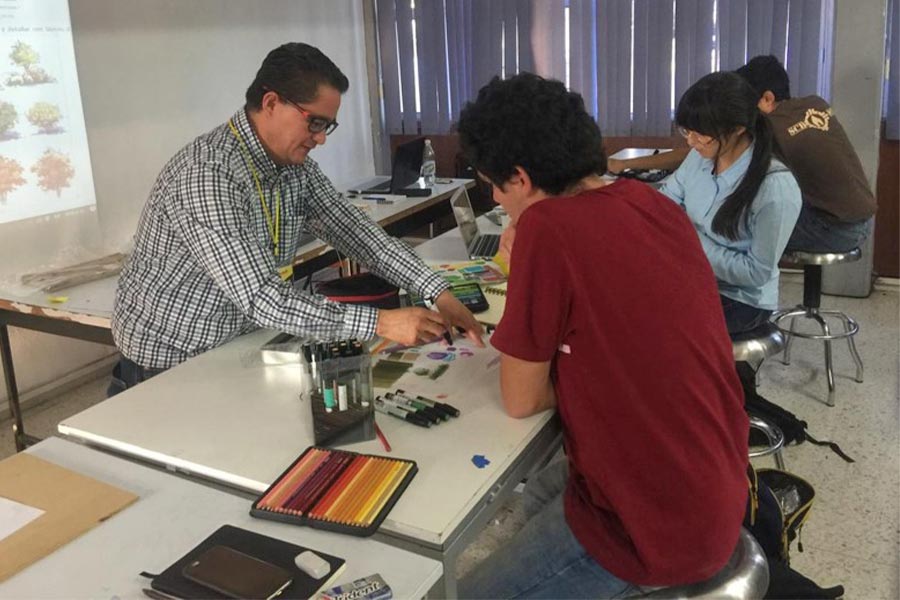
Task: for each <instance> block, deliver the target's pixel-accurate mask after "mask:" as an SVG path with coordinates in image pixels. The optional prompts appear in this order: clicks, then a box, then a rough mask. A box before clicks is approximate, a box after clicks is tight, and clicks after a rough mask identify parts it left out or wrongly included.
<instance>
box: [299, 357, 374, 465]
mask: <svg viewBox="0 0 900 600" xmlns="http://www.w3.org/2000/svg"><path fill="white" fill-rule="evenodd" d="M317 367H318V369H317V374H318V377H317V380H316V381H314V382H313V391H312V393H311V395H310V398H311V402H310V404H311V406H312V417H313V433H314V436H315V443H316V445H317V446H328V447H335V446H343V445H347V444H355V443H357V442H364V441H367V440H374V439H375V401H374V395H373V386H372V360H371V357H370V356H369V353H368V352H363V353H362V354H359V355H356V356H340V357H334V358H326V359H324V360H321V361H320V362H318V364H317Z"/></svg>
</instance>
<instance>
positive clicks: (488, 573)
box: [458, 459, 641, 598]
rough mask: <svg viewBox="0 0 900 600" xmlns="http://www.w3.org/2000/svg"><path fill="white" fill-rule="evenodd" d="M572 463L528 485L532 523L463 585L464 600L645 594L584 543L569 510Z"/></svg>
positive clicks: (527, 502)
mask: <svg viewBox="0 0 900 600" xmlns="http://www.w3.org/2000/svg"><path fill="white" fill-rule="evenodd" d="M567 479H568V468H567V464H566V460H565V459H562V460H559V461H556V462H554V463H551V464H550V465H548V466H547V467H545V468H544V469H543V470H542V471H541V472H540V473H538V474H537V475H535V476H534V477H531V478H530V479H529V480H528V484H527V485H526V486H525V498H524V507H525V514H526V516H527V517H528V521H527V522H526V523H525V526H524V527H523V528H522V529H521V531H519V532H518V533H517V534H516V535H515V537H513V539H512V540H510V541H509V542H507V543H506V545H504V546H503V547H502V548H501V549H500V550H498V551H497V552H495V553H494V554H492V555H491V556H489V557H488V558H486V559H485V560H484V561H483V562H482V563H481V564H479V565H478V566H476V567H475V569H474V570H473V571H472V573H470V574H469V575H468V576H466V577H465V579H462V580H461V581H460V582H459V590H458V591H459V597H460V598H625V597H628V596H634V595H638V594H640V593H641V590H640V588H638V587H637V586H635V585H632V584H630V583H628V582H626V581H622V580H621V579H619V578H617V577H616V576H615V575H612V574H611V573H609V572H608V571H606V570H605V569H604V568H603V567H601V566H600V565H599V564H598V563H597V562H596V561H595V560H594V559H593V558H592V557H591V556H590V555H589V554H587V552H585V550H584V548H582V547H581V544H579V543H578V540H576V539H575V536H574V535H573V534H572V530H571V529H569V526H568V524H567V523H566V517H565V514H564V511H563V496H564V495H565V489H566V481H567Z"/></svg>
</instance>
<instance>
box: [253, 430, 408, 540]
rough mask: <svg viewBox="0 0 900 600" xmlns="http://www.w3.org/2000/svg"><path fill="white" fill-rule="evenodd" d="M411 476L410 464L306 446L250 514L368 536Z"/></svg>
mask: <svg viewBox="0 0 900 600" xmlns="http://www.w3.org/2000/svg"><path fill="white" fill-rule="evenodd" d="M417 470H418V469H417V467H416V463H415V462H413V461H410V460H398V459H394V458H384V457H381V456H371V455H367V454H357V453H356V452H346V451H342V450H330V449H327V448H318V447H315V446H311V447H310V448H307V450H306V451H305V452H304V453H303V454H302V455H301V456H300V458H298V459H297V460H296V461H294V463H293V464H292V465H291V466H290V467H288V469H287V470H286V471H285V472H284V473H282V474H281V476H280V477H279V478H278V479H277V480H276V481H275V483H273V484H272V485H271V486H270V487H269V489H267V490H266V491H265V492H264V493H263V495H262V496H260V498H259V499H258V500H257V501H256V502H255V503H254V504H253V507H252V509H251V510H250V514H251V515H253V516H254V517H260V518H263V519H272V520H276V521H284V522H287V523H295V524H298V525H308V526H310V527H316V528H319V529H328V530H331V531H337V532H341V533H349V534H351V535H359V536H367V535H372V534H373V533H375V531H376V530H377V529H378V527H379V526H380V525H381V523H382V521H384V519H385V517H387V515H388V513H389V512H390V510H391V508H393V506H394V504H396V502H397V500H398V499H399V498H400V496H401V494H402V493H403V491H404V490H405V489H406V487H407V486H408V485H409V482H410V481H411V480H412V478H413V477H414V476H415V474H416V471H417Z"/></svg>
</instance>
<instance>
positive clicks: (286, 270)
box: [278, 265, 294, 281]
mask: <svg viewBox="0 0 900 600" xmlns="http://www.w3.org/2000/svg"><path fill="white" fill-rule="evenodd" d="M278 275H279V276H280V277H281V279H282V280H284V281H290V280H291V279H293V277H294V265H285V266H283V267H278Z"/></svg>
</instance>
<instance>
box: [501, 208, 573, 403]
mask: <svg viewBox="0 0 900 600" xmlns="http://www.w3.org/2000/svg"><path fill="white" fill-rule="evenodd" d="M548 202H552V200H550V201H548ZM539 213H540V204H538V205H535V206H534V207H531V208H529V209H527V210H526V211H525V213H524V214H523V215H522V217H521V218H520V219H519V222H518V224H517V225H516V241H515V245H514V246H513V249H512V261H513V263H515V265H516V267H515V268H514V269H512V270H511V271H510V279H509V283H508V285H507V294H506V308H505V310H504V312H503V318H502V319H501V320H500V324H499V325H498V326H497V331H495V332H494V337H493V338H491V344H492V345H493V346H494V347H495V348H497V349H498V350H499V351H500V352H501V359H500V388H501V392H502V397H503V408H504V409H505V410H506V412H507V413H508V414H509V415H510V416H512V417H516V418H523V417H527V416H529V415H533V414H535V413H538V412H540V411H542V410H546V409H548V408H553V407H554V406H556V395H555V393H554V390H553V380H552V378H551V370H552V364H553V360H554V358H555V357H556V356H557V352H558V351H559V346H560V344H561V343H563V342H564V341H565V340H566V339H567V336H568V335H570V334H571V326H570V323H569V314H570V312H571V303H572V289H573V286H572V273H571V270H570V269H569V268H568V264H570V262H571V260H570V257H569V255H568V251H567V249H568V247H569V246H568V245H567V244H564V243H563V239H562V234H561V233H559V232H557V231H556V230H554V228H553V224H552V223H548V222H547V221H546V220H545V219H546V216H545V215H541V214H539Z"/></svg>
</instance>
